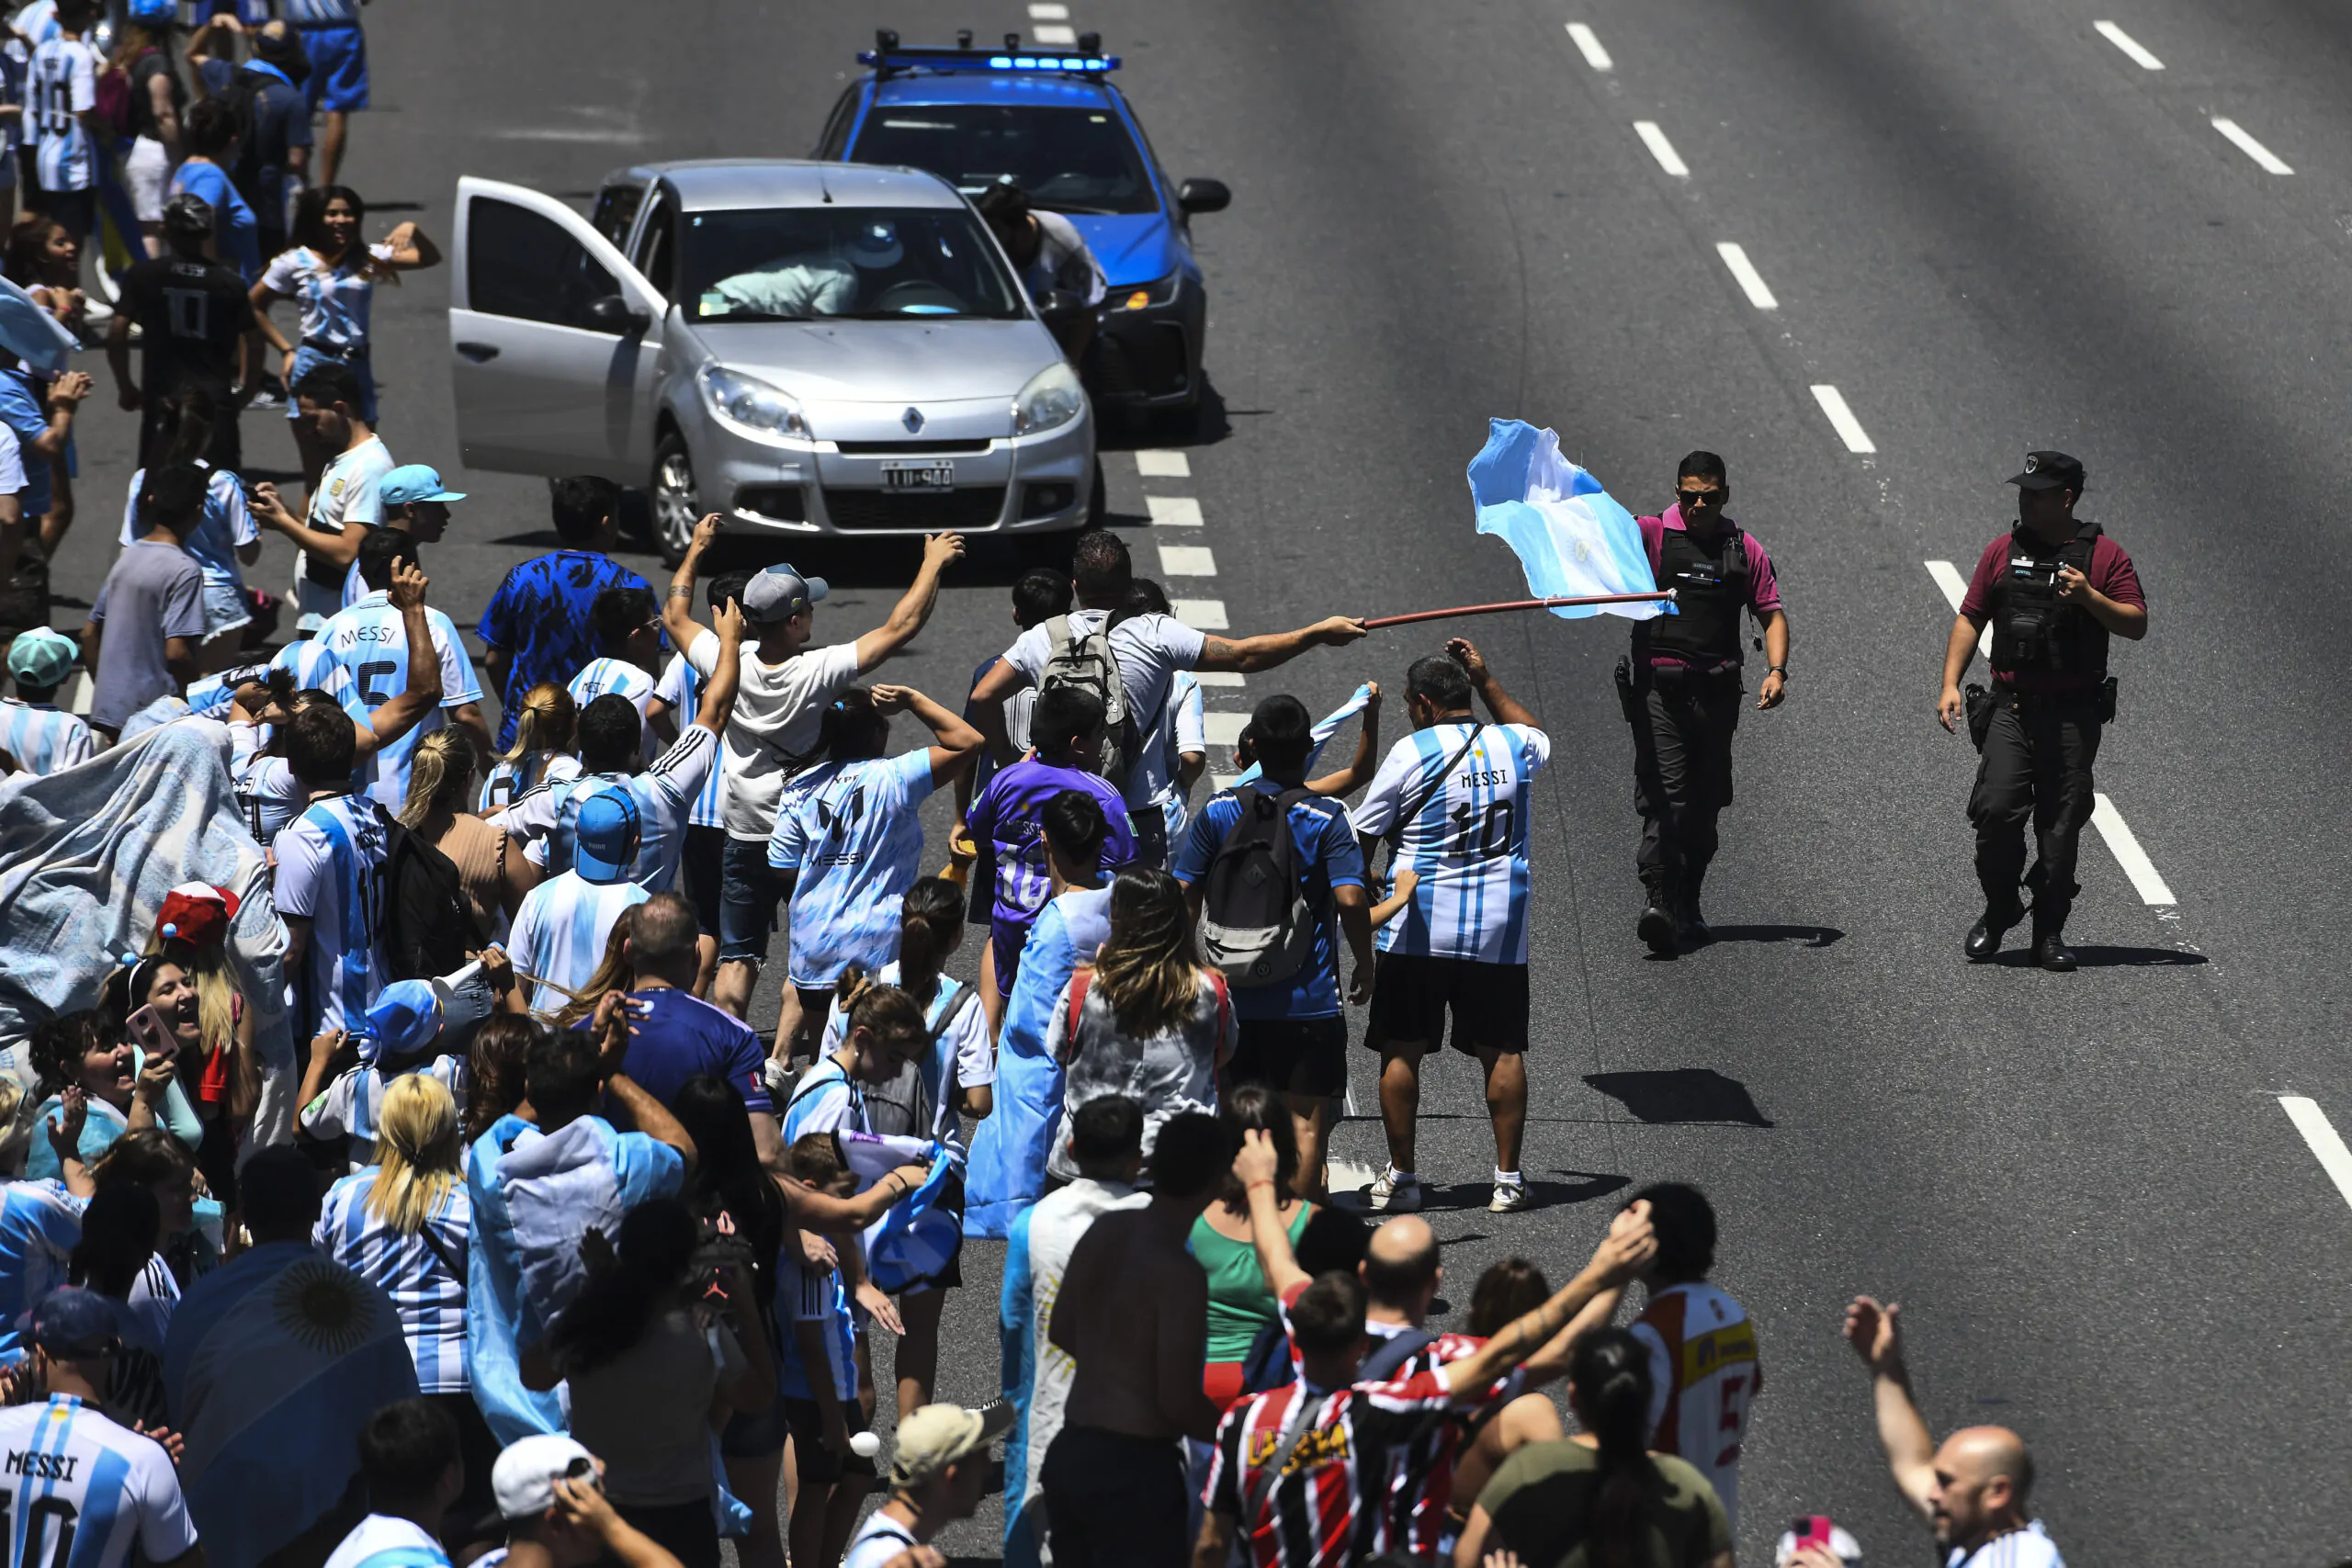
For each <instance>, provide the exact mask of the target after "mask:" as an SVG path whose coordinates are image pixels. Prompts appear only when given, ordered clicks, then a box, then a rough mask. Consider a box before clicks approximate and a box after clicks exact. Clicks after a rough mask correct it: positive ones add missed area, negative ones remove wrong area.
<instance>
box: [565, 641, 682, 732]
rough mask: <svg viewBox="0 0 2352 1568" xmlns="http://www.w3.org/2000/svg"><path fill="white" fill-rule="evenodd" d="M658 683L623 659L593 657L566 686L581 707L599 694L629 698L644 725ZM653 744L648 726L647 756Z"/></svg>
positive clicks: (573, 699)
mask: <svg viewBox="0 0 2352 1568" xmlns="http://www.w3.org/2000/svg"><path fill="white" fill-rule="evenodd" d="M657 684H659V682H656V681H655V680H654V679H653V677H652V676H650V675H649V674H647V673H646V672H645V671H642V670H639V668H638V667H637V666H636V665H634V664H631V663H630V662H629V661H628V660H626V659H592V660H589V661H588V662H587V663H585V664H583V665H582V666H581V667H580V673H579V674H577V675H574V676H573V677H572V678H571V685H569V686H568V687H566V688H565V689H566V690H567V691H569V692H570V693H571V701H572V704H573V705H575V706H577V707H580V708H582V709H584V708H586V707H587V705H589V704H590V703H593V702H594V701H595V700H596V699H597V698H598V697H601V696H605V695H608V694H616V693H617V694H619V695H621V696H624V697H627V698H628V700H629V703H630V705H632V706H634V707H635V708H636V709H637V718H638V722H639V723H640V724H643V723H644V722H645V710H646V709H647V708H649V707H651V706H652V705H653V699H654V697H655V695H656V692H655V690H654V688H655V686H656V685H657ZM653 745H654V741H653V735H652V732H651V731H650V729H649V730H648V731H647V733H646V737H645V749H646V754H647V755H648V756H650V755H651V754H652V750H653Z"/></svg>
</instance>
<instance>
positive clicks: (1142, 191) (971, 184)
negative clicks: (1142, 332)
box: [849, 104, 1159, 213]
mask: <svg viewBox="0 0 2352 1568" xmlns="http://www.w3.org/2000/svg"><path fill="white" fill-rule="evenodd" d="M849 156H850V158H851V160H852V161H853V162H855V163H860V164H909V165H911V166H912V167H914V168H918V169H929V170H930V171H931V172H932V173H933V174H934V175H941V176H943V177H944V178H946V179H950V180H953V181H955V182H956V186H957V188H958V189H960V190H962V191H963V192H964V194H965V195H967V196H977V195H978V194H979V192H980V191H982V190H983V189H985V188H986V187H987V186H989V185H990V184H992V183H994V182H995V181H997V180H1000V179H1006V178H1010V179H1011V180H1012V181H1013V183H1014V184H1016V185H1018V186H1020V187H1021V188H1022V189H1023V190H1025V191H1027V192H1028V193H1029V199H1030V200H1031V201H1032V202H1033V203H1035V205H1037V206H1038V207H1042V208H1044V209H1046V210H1047V211H1049V212H1081V213H1104V212H1156V211H1158V210H1159V195H1158V193H1157V192H1156V191H1155V190H1154V189H1153V188H1152V183H1151V176H1150V175H1149V174H1148V172H1147V167H1146V164H1145V163H1144V157H1143V152H1142V150H1141V149H1140V148H1138V147H1136V143H1135V138H1133V137H1131V136H1129V135H1128V134H1127V128H1126V127H1125V126H1124V125H1122V124H1121V123H1120V122H1119V117H1118V116H1116V115H1114V114H1113V113H1112V112H1111V111H1110V110H1109V109H1106V108H1105V109H1090V108H1046V107H1043V106H1040V105H1035V104H921V105H892V106H886V107H881V108H877V109H876V110H875V111H874V112H873V113H872V114H870V115H868V116H867V117H866V120H865V128H864V129H863V130H860V131H859V132H858V136H857V141H856V144H855V145H854V146H853V147H852V148H851V149H850V152H849Z"/></svg>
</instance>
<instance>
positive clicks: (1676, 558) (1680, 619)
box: [1634, 521, 1751, 670]
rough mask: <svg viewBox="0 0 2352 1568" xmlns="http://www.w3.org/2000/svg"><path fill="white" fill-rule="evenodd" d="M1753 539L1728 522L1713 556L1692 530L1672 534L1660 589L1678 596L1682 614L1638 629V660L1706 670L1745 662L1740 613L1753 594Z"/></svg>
mask: <svg viewBox="0 0 2352 1568" xmlns="http://www.w3.org/2000/svg"><path fill="white" fill-rule="evenodd" d="M1750 583H1751V570H1750V568H1749V566H1748V561H1747V535H1746V534H1745V533H1744V532H1743V531H1742V530H1741V529H1740V527H1739V525H1737V524H1736V523H1731V522H1728V521H1727V522H1725V523H1724V525H1723V528H1722V529H1721V531H1720V532H1718V533H1717V535H1716V536H1715V543H1714V548H1713V550H1712V551H1711V550H1710V549H1709V548H1708V547H1706V546H1704V545H1702V544H1701V543H1700V542H1699V540H1698V537H1697V536H1695V535H1693V534H1692V533H1691V530H1690V529H1688V528H1668V530H1666V537H1665V538H1664V540H1662V541H1661V542H1660V544H1659V546H1658V572H1657V585H1658V586H1659V587H1660V588H1671V589H1673V590H1674V607H1675V609H1676V610H1677V611H1678V612H1679V614H1676V615H1660V616H1658V617H1657V618H1656V619H1655V620H1648V621H1636V622H1634V658H1635V659H1637V660H1639V659H1644V658H1646V657H1647V656H1648V655H1651V654H1654V653H1663V654H1671V655H1672V656H1674V657H1675V658H1677V659H1679V660H1682V661H1683V662H1684V663H1686V664H1690V665H1693V666H1695V667H1697V668H1699V669H1702V670H1721V669H1728V668H1735V667H1736V666H1737V665H1738V664H1739V662H1740V655H1739V613H1740V611H1741V610H1743V609H1745V608H1746V607H1747V600H1748V595H1749V592H1750V591H1751V589H1750Z"/></svg>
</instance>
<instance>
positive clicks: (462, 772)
mask: <svg viewBox="0 0 2352 1568" xmlns="http://www.w3.org/2000/svg"><path fill="white" fill-rule="evenodd" d="M473 778H474V743H473V741H472V740H471V739H469V738H468V737H467V735H466V732H465V731H464V730H462V729H459V728H458V727H457V726H455V725H447V726H444V727H443V728H439V729H436V730H435V731H434V732H433V733H432V734H430V735H428V736H426V737H425V738H424V739H422V740H420V741H418V742H417V743H416V749H415V750H413V751H411V752H410V753H409V774H408V798H407V799H405V800H403V801H401V813H400V817H401V827H403V828H406V829H408V830H409V831H410V832H412V833H417V832H422V831H424V825H425V824H426V823H427V822H429V821H431V820H432V819H433V818H434V816H435V814H436V813H439V812H443V811H447V812H449V813H450V814H451V815H453V816H454V815H455V814H456V813H458V811H460V810H462V809H464V807H465V800H466V790H467V786H468V785H469V784H472V783H473Z"/></svg>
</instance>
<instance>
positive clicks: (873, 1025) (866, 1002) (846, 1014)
mask: <svg viewBox="0 0 2352 1568" xmlns="http://www.w3.org/2000/svg"><path fill="white" fill-rule="evenodd" d="M833 1000H834V1001H835V1003H837V1004H838V1005H839V1006H840V1008H841V1010H842V1033H843V1035H844V1036H847V1037H852V1038H854V1036H855V1035H856V1033H857V1032H858V1031H859V1030H861V1029H863V1030H865V1032H867V1033H868V1034H871V1035H873V1036H874V1037H875V1038H876V1040H878V1041H880V1042H882V1043H884V1044H886V1045H889V1046H893V1047H895V1048H896V1049H897V1050H898V1051H899V1053H900V1054H902V1055H913V1054H914V1053H915V1052H916V1051H918V1050H920V1049H921V1048H922V1045H923V1043H925V1042H926V1041H928V1040H929V1039H930V1038H931V1030H930V1027H929V1026H928V1025H927V1024H925V1023H924V1022H923V1017H922V1006H921V1005H920V1004H919V1003H917V1002H916V1000H915V999H914V998H913V997H911V996H910V995H909V994H908V993H907V992H906V991H905V990H903V989H902V988H900V987H897V986H885V985H883V984H882V983H881V982H880V981H878V980H876V979H875V978H874V976H871V975H869V974H867V973H866V972H865V966H864V965H863V964H851V965H850V966H849V967H848V968H846V969H844V970H842V977H841V978H840V979H839V980H838V981H836V982H834V985H833Z"/></svg>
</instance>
